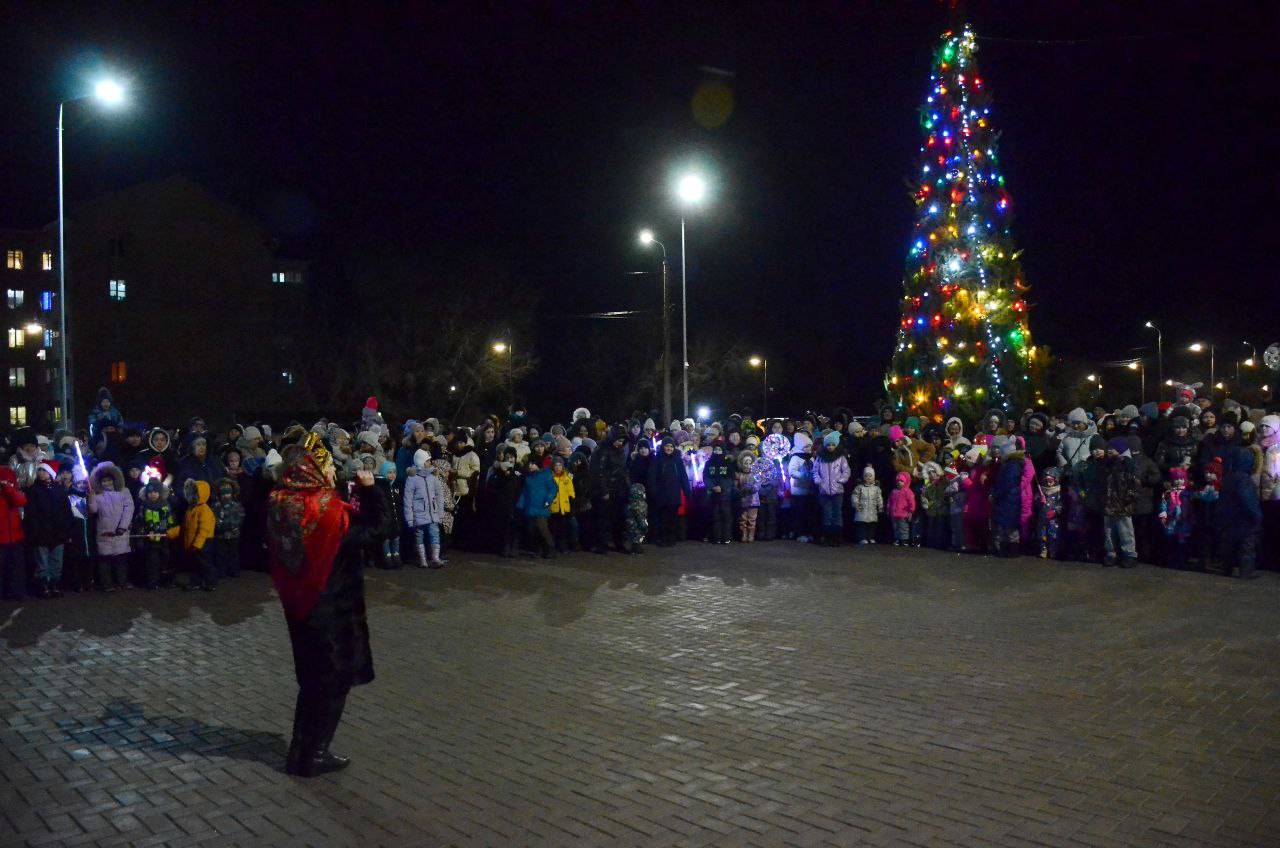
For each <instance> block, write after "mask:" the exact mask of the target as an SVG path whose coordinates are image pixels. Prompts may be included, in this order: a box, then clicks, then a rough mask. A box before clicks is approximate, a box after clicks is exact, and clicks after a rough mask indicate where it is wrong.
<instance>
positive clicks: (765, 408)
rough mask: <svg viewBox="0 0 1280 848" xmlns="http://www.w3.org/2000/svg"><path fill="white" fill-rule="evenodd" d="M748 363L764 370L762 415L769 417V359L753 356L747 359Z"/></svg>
mask: <svg viewBox="0 0 1280 848" xmlns="http://www.w3.org/2000/svg"><path fill="white" fill-rule="evenodd" d="M747 364H748V365H750V366H751V367H752V368H760V369H762V370H763V372H764V401H763V402H762V403H761V404H760V416H761V417H762V418H768V417H769V360H767V359H765V358H763V357H760V356H753V357H751V358H750V359H748V360H747Z"/></svg>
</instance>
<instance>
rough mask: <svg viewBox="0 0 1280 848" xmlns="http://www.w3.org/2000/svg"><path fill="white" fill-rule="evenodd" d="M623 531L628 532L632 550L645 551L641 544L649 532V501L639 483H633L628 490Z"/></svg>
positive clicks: (629, 547) (635, 551)
mask: <svg viewBox="0 0 1280 848" xmlns="http://www.w3.org/2000/svg"><path fill="white" fill-rule="evenodd" d="M623 531H624V532H625V533H626V537H627V547H628V549H629V550H630V552H631V553H633V554H641V553H644V550H643V549H642V548H641V545H642V544H643V543H644V540H645V536H646V534H648V532H649V501H648V500H647V499H646V497H645V491H644V486H642V485H640V484H639V483H632V484H631V488H630V489H628V490H627V513H626V516H625V517H624V518H623Z"/></svg>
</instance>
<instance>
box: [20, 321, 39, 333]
mask: <svg viewBox="0 0 1280 848" xmlns="http://www.w3.org/2000/svg"><path fill="white" fill-rule="evenodd" d="M23 329H24V330H26V331H27V332H28V333H32V334H35V333H39V332H41V331H42V330H44V325H42V324H41V323H40V322H38V321H32V322H31V323H30V324H28V325H27V326H26V327H24V328H23Z"/></svg>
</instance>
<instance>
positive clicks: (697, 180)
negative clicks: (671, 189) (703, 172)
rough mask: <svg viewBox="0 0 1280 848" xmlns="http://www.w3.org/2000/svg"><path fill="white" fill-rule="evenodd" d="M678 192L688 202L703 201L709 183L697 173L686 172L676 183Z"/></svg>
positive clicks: (690, 203)
mask: <svg viewBox="0 0 1280 848" xmlns="http://www.w3.org/2000/svg"><path fill="white" fill-rule="evenodd" d="M676 193H677V194H679V195H680V199H681V200H683V201H684V202H685V203H686V204H689V205H692V204H695V203H701V202H702V198H704V197H706V195H707V183H706V181H705V180H703V179H702V177H700V176H698V175H697V174H686V175H685V176H683V177H681V178H680V182H679V183H678V184H677V185H676Z"/></svg>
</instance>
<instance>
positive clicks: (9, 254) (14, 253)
mask: <svg viewBox="0 0 1280 848" xmlns="http://www.w3.org/2000/svg"><path fill="white" fill-rule="evenodd" d="M4 265H5V267H6V268H9V269H12V270H14V271H21V270H22V251H21V250H6V251H5V252H4Z"/></svg>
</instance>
